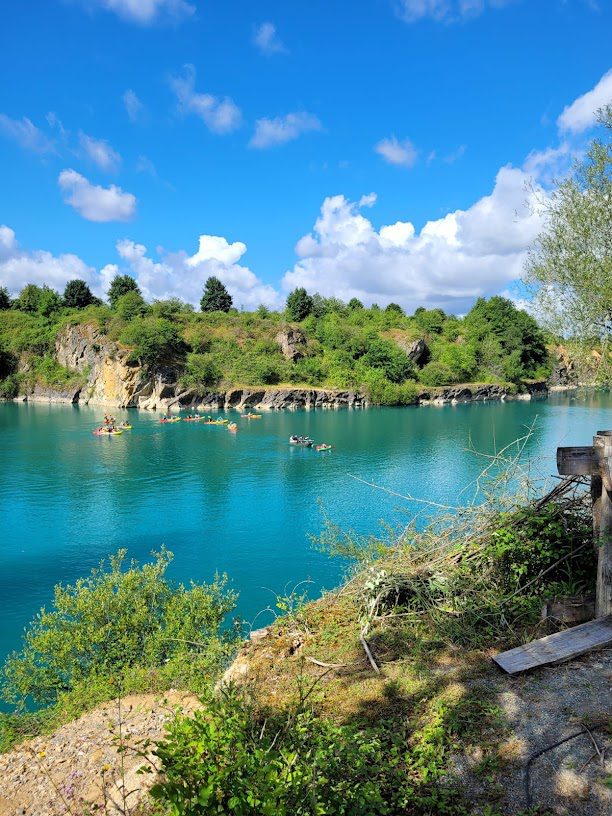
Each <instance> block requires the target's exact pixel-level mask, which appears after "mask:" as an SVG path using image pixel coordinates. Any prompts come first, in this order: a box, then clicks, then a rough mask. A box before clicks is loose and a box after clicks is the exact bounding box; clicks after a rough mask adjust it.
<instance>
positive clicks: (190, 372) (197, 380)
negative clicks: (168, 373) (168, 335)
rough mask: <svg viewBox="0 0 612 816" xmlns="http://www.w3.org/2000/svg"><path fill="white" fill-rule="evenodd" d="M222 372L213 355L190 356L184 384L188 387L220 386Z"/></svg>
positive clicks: (188, 356)
mask: <svg viewBox="0 0 612 816" xmlns="http://www.w3.org/2000/svg"><path fill="white" fill-rule="evenodd" d="M222 373H223V372H222V370H221V368H220V367H219V365H218V364H217V362H216V360H215V357H214V356H213V355H212V354H188V355H187V363H186V366H185V373H184V374H183V378H182V382H183V384H184V385H186V386H187V387H191V388H198V387H201V386H205V387H212V386H216V385H218V384H219V382H220V380H221V377H222Z"/></svg>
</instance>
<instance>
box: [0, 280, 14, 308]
mask: <svg viewBox="0 0 612 816" xmlns="http://www.w3.org/2000/svg"><path fill="white" fill-rule="evenodd" d="M11 305H12V303H11V296H10V295H9V293H8V289H7V288H6V287H5V286H0V311H4V310H5V309H10V308H11Z"/></svg>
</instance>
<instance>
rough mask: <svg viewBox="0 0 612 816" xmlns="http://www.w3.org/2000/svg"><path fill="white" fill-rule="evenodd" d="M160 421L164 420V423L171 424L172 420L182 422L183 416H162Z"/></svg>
mask: <svg viewBox="0 0 612 816" xmlns="http://www.w3.org/2000/svg"><path fill="white" fill-rule="evenodd" d="M159 421H160V422H163V423H164V424H171V423H172V422H180V421H181V418H180V417H166V418H165V419H163V418H162V419H160V420H159Z"/></svg>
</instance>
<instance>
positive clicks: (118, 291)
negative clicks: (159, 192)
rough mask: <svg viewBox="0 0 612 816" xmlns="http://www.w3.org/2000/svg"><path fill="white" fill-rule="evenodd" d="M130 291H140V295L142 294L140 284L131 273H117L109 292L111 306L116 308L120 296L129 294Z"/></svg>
mask: <svg viewBox="0 0 612 816" xmlns="http://www.w3.org/2000/svg"><path fill="white" fill-rule="evenodd" d="M128 292H138V294H139V295H140V294H142V293H141V291H140V289H139V288H138V284H137V283H136V281H135V280H134V278H133V277H132V276H131V275H115V277H114V278H113V279H112V281H111V285H110V287H109V289H108V292H107V296H108V300H109V303H110V305H111V308H113V309H114V308H115V307H116V305H117V301H118V300H119V298H120V297H123V295H127V293H128Z"/></svg>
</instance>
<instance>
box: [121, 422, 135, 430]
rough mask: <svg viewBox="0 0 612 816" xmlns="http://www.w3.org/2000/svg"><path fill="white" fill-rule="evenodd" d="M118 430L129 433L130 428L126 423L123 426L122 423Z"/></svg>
mask: <svg viewBox="0 0 612 816" xmlns="http://www.w3.org/2000/svg"><path fill="white" fill-rule="evenodd" d="M119 430H120V431H131V430H132V426H131V425H130V424H129V423H127V422H126V423H125V424H123V423H122V424H121V425H120V426H119Z"/></svg>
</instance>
